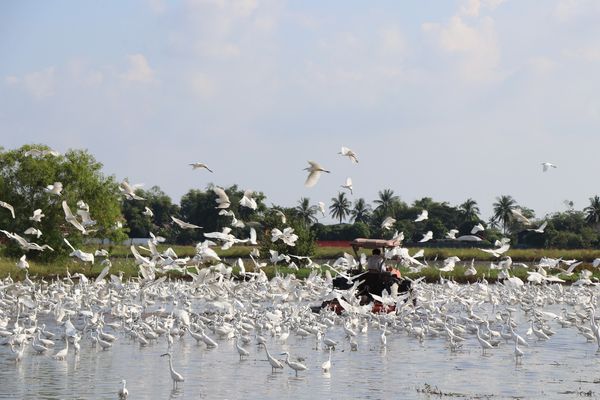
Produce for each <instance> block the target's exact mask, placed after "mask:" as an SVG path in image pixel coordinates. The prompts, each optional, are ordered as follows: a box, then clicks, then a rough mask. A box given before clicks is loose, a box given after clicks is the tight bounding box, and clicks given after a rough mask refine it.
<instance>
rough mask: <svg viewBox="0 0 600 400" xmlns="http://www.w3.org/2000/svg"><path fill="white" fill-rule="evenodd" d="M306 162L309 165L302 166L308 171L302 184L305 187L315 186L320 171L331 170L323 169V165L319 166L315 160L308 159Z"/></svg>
mask: <svg viewBox="0 0 600 400" xmlns="http://www.w3.org/2000/svg"><path fill="white" fill-rule="evenodd" d="M308 163H309V164H310V166H309V167H307V168H304V170H305V171H308V172H309V174H308V177H307V178H306V181H305V182H304V186H306V187H313V186H315V184H316V183H317V181H318V180H319V177H320V176H321V172H327V173H330V172H331V171H328V170H326V169H324V168H323V167H321V165H320V164H319V163H317V162H315V161H308Z"/></svg>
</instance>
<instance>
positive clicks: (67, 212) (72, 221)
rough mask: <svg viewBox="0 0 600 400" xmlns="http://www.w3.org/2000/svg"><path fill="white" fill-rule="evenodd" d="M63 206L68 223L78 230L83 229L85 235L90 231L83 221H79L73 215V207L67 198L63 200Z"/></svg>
mask: <svg viewBox="0 0 600 400" xmlns="http://www.w3.org/2000/svg"><path fill="white" fill-rule="evenodd" d="M62 208H63V211H64V212H65V220H66V221H67V222H68V223H70V224H71V225H73V226H74V227H75V228H76V229H77V230H79V231H81V233H82V234H83V235H86V234H87V233H88V232H87V230H86V229H85V227H84V226H83V225H82V224H81V222H79V220H78V219H77V218H76V217H75V216H74V215H73V213H72V212H71V209H70V208H69V205H68V204H67V202H66V201H65V200H63V202H62Z"/></svg>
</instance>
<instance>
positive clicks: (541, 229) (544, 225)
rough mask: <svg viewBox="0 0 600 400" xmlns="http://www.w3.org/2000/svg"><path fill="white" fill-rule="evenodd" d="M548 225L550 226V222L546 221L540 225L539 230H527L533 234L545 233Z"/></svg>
mask: <svg viewBox="0 0 600 400" xmlns="http://www.w3.org/2000/svg"><path fill="white" fill-rule="evenodd" d="M547 225H548V221H544V223H543V224H542V225H540V226H539V227H538V228H533V229H527V230H528V231H532V232H537V233H544V229H546V226H547Z"/></svg>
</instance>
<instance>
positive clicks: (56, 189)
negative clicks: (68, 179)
mask: <svg viewBox="0 0 600 400" xmlns="http://www.w3.org/2000/svg"><path fill="white" fill-rule="evenodd" d="M62 190H63V184H62V182H54V184H52V185H48V186H46V188H45V189H44V192H46V193H50V194H53V195H56V196H61V195H62V194H61V192H62Z"/></svg>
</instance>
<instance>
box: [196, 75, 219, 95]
mask: <svg viewBox="0 0 600 400" xmlns="http://www.w3.org/2000/svg"><path fill="white" fill-rule="evenodd" d="M191 84H192V85H191V86H192V89H193V91H194V93H196V94H198V95H200V96H202V97H211V96H212V95H214V94H215V82H214V81H213V80H212V79H210V77H208V76H207V75H206V74H204V73H201V72H198V73H195V74H194V75H193V76H192V78H191Z"/></svg>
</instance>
